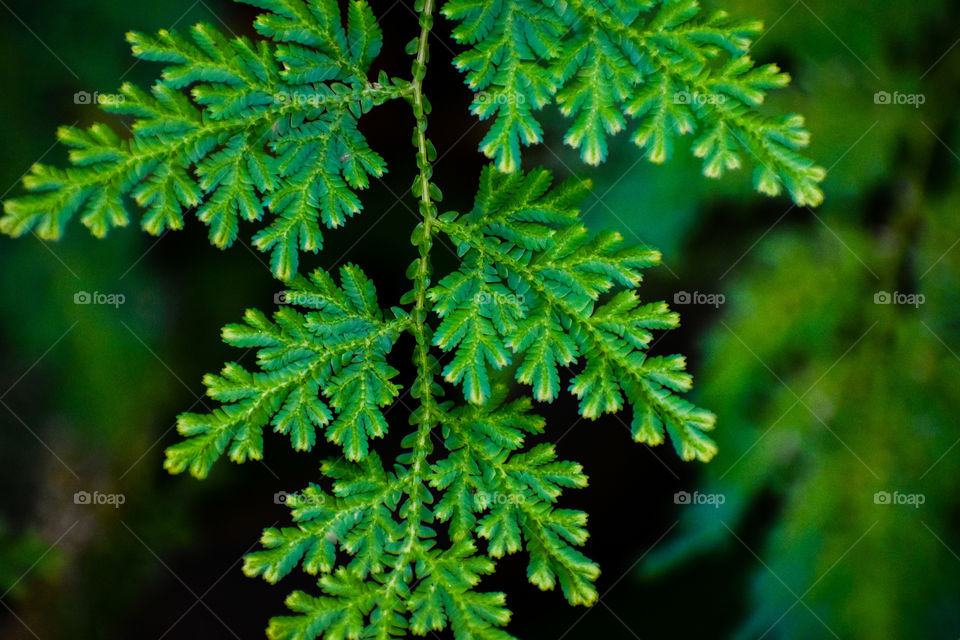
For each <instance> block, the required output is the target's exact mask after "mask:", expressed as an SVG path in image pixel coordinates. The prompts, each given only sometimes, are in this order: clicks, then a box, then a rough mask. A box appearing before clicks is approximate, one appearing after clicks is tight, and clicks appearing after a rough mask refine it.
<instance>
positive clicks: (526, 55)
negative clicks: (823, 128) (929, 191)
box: [443, 0, 825, 206]
mask: <svg viewBox="0 0 960 640" xmlns="http://www.w3.org/2000/svg"><path fill="white" fill-rule="evenodd" d="M443 13H444V14H445V15H447V16H448V17H450V18H452V19H454V20H455V21H457V22H459V24H458V26H457V27H456V29H455V30H454V32H453V35H454V37H455V38H456V39H457V41H459V42H460V43H462V44H465V45H468V47H469V48H468V49H467V51H465V52H464V53H462V54H460V56H458V58H457V60H456V63H457V67H458V68H460V69H461V70H462V71H463V72H464V73H466V76H467V83H468V84H469V86H470V87H471V88H472V89H473V90H474V91H475V92H477V95H476V96H475V97H474V101H473V106H472V110H473V112H474V113H475V114H476V115H477V116H479V117H480V118H481V119H488V118H492V119H493V125H492V126H491V128H490V131H489V132H488V133H487V136H486V138H484V140H483V142H482V144H481V149H482V150H483V152H484V153H485V154H486V155H487V156H488V157H490V158H493V159H495V160H496V163H497V166H498V167H499V168H500V169H501V170H502V171H508V172H509V171H514V170H516V168H517V167H518V166H520V146H521V145H532V144H537V143H540V142H543V127H542V125H541V123H540V121H539V120H538V119H537V113H536V112H538V111H540V110H542V109H543V108H544V107H546V106H547V105H548V104H551V103H555V104H557V105H558V106H559V108H560V110H561V112H562V113H563V115H565V116H568V117H570V118H572V119H573V122H572V124H571V125H570V127H569V129H568V130H567V133H566V135H565V137H564V142H566V143H567V144H568V145H570V146H572V147H573V148H575V149H579V150H580V155H581V157H582V158H583V160H584V162H586V163H588V164H593V165H595V164H600V163H601V162H603V160H604V159H605V158H606V156H607V138H608V136H610V135H614V134H617V133H619V132H620V131H622V130H624V129H626V128H627V126H628V118H629V119H630V120H632V121H633V122H634V126H635V130H634V133H633V142H634V143H636V144H637V146H639V147H641V148H643V149H644V150H645V151H646V157H647V158H648V159H649V160H650V161H652V162H656V163H662V162H664V161H666V160H667V159H669V157H670V155H671V153H672V152H673V148H674V146H675V139H676V138H677V136H682V135H686V134H690V133H693V132H694V131H697V130H699V133H698V137H697V139H696V140H695V142H694V144H693V151H694V154H695V155H696V156H697V157H698V158H702V159H703V174H704V175H705V176H708V177H710V178H719V177H720V176H722V175H723V174H724V172H726V171H727V170H731V169H738V168H739V167H740V166H741V165H742V163H743V156H744V155H746V156H747V157H748V158H749V159H750V161H751V162H752V163H753V164H754V165H755V166H756V170H755V172H754V184H755V186H756V188H757V190H759V191H760V192H762V193H765V194H769V195H777V194H779V193H780V192H781V191H782V190H783V188H784V187H786V189H787V190H788V191H789V192H790V195H791V196H792V198H793V200H794V202H796V203H797V205H799V206H805V205H811V206H817V205H819V204H820V202H821V201H822V200H823V193H822V192H821V191H820V189H819V187H818V186H817V183H819V182H820V181H821V180H823V178H824V176H825V172H824V170H823V169H822V168H820V167H818V166H816V165H814V163H813V162H812V161H810V160H808V159H807V158H804V157H803V156H802V155H800V154H799V153H798V150H799V149H802V148H804V147H806V146H807V145H808V144H809V139H810V135H809V133H807V131H806V130H805V129H804V126H803V117H802V116H800V115H797V114H791V115H788V116H784V117H771V116H767V115H764V114H761V113H760V112H759V111H758V110H757V107H758V106H759V105H761V104H762V103H763V101H764V96H765V94H766V92H767V91H768V90H769V89H776V88H780V87H784V86H786V85H787V84H789V82H790V77H789V75H787V74H786V73H783V72H781V71H780V69H779V68H778V67H777V66H776V65H774V64H769V65H764V66H760V67H758V66H756V65H755V63H754V61H753V60H752V59H751V58H750V57H749V56H748V55H747V52H748V51H749V49H750V46H751V43H752V38H753V37H755V36H756V35H757V34H758V33H760V31H761V30H762V26H763V25H762V24H761V23H760V22H759V21H756V20H749V21H738V20H733V19H731V18H730V17H729V16H728V15H727V14H726V13H725V12H723V11H716V12H711V13H709V14H707V15H703V14H702V12H701V9H700V6H699V3H698V2H697V0H567V1H559V0H553V1H549V2H537V1H536V0H510V1H508V2H505V1H503V0H450V1H449V2H447V3H446V4H445V5H444V8H443Z"/></svg>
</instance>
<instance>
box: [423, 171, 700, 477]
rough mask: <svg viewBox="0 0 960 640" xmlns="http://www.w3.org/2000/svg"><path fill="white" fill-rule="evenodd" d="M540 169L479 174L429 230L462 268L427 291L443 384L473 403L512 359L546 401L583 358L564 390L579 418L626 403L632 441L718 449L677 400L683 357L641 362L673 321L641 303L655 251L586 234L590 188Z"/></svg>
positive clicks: (691, 450)
mask: <svg viewBox="0 0 960 640" xmlns="http://www.w3.org/2000/svg"><path fill="white" fill-rule="evenodd" d="M550 180H551V176H550V174H549V173H548V172H547V171H544V170H539V171H534V172H532V173H530V174H528V175H526V176H524V175H522V174H512V175H505V174H502V173H500V172H498V171H497V170H496V169H493V168H487V169H486V170H485V171H484V172H483V175H482V176H481V179H480V192H479V194H478V195H477V203H476V206H475V207H474V209H473V211H471V212H470V213H469V214H468V215H465V216H457V215H456V214H444V215H442V216H440V219H439V221H438V222H437V226H438V228H440V229H441V230H442V231H443V232H444V233H446V234H448V235H449V236H450V238H451V239H452V240H453V241H454V242H455V244H456V247H457V251H458V254H459V255H461V256H462V262H463V265H462V266H461V268H460V269H459V270H458V271H456V272H454V273H452V274H450V275H448V276H446V277H445V278H443V279H441V280H440V281H439V283H438V285H437V286H436V287H434V288H433V289H431V290H430V292H429V296H430V299H431V300H432V301H433V302H434V303H435V305H436V306H435V309H436V312H437V313H438V314H439V315H440V316H441V318H442V322H441V323H440V325H439V326H438V327H437V331H436V334H435V335H434V343H435V344H436V345H437V346H439V347H440V348H441V349H444V350H447V351H453V353H454V357H453V359H452V360H451V361H450V362H449V364H448V365H447V366H446V367H445V368H444V370H443V375H444V378H445V379H446V380H447V382H450V383H454V384H462V386H463V390H464V394H465V395H466V397H467V398H468V399H469V400H470V401H471V402H473V403H476V404H481V403H483V402H484V401H485V400H486V399H487V398H488V397H489V394H490V382H489V380H490V376H491V372H492V371H494V370H497V369H503V368H505V367H506V366H507V365H509V364H510V363H511V362H512V360H513V359H514V358H515V359H516V360H517V361H518V364H519V366H518V367H517V373H516V378H517V380H518V381H520V382H522V383H524V384H528V385H531V386H532V387H533V395H534V397H535V398H536V399H537V400H540V401H544V402H550V401H552V400H554V399H555V398H556V397H557V395H558V393H559V387H560V367H564V368H569V367H571V366H573V365H574V364H575V363H577V362H578V360H580V359H581V358H582V360H583V362H584V365H585V366H584V368H583V370H582V371H581V372H580V373H578V374H577V375H575V376H574V377H573V379H572V381H571V382H570V386H569V390H570V391H571V392H572V393H573V394H575V395H576V396H577V397H578V398H579V399H580V413H581V414H582V415H583V416H584V417H586V418H597V417H598V416H600V415H601V414H603V413H615V412H617V411H619V410H620V409H621V408H623V406H624V403H625V402H626V403H628V404H630V405H631V406H632V407H633V415H634V419H633V424H632V432H633V437H634V439H635V440H637V441H638V442H646V443H648V444H652V445H656V444H660V443H662V442H663V440H664V427H666V430H667V431H668V432H669V433H670V436H671V438H672V439H673V442H674V445H675V446H676V448H677V451H678V452H679V453H680V455H681V456H682V457H683V458H684V459H685V460H691V459H693V458H700V459H701V460H709V459H710V458H711V457H712V456H713V454H714V453H715V452H716V449H715V447H714V446H713V443H712V442H711V441H710V440H709V439H708V438H707V437H706V436H705V435H704V434H703V432H704V431H706V430H709V429H711V428H712V427H713V416H712V415H711V414H709V413H707V412H704V411H702V410H699V409H696V408H695V407H693V406H692V405H690V404H688V403H687V402H685V401H683V400H681V399H679V398H677V397H676V396H675V395H674V393H675V392H679V391H687V390H688V389H689V388H690V384H691V379H690V376H689V375H688V374H686V373H684V372H683V370H684V367H685V361H684V359H683V357H681V356H672V357H669V358H662V357H657V358H647V357H646V354H645V353H644V349H645V347H646V346H647V345H648V344H649V343H650V341H651V340H652V338H653V334H652V333H651V331H652V330H656V329H671V328H674V327H676V326H678V324H679V318H678V316H677V314H676V313H673V312H671V311H670V310H669V309H668V308H667V305H666V304H665V303H663V302H655V303H648V304H643V303H641V301H640V298H639V296H638V295H637V291H636V288H637V286H638V285H639V284H640V281H641V270H642V269H644V268H646V267H650V266H653V265H656V264H658V263H659V262H660V254H659V253H658V252H656V251H652V250H648V249H640V248H638V247H632V246H628V245H625V243H624V242H623V238H622V236H621V235H620V234H619V233H616V232H607V233H601V234H599V235H597V236H594V237H591V236H590V234H589V232H588V231H587V229H586V227H584V226H583V224H582V223H581V222H580V221H579V219H578V215H577V211H576V209H574V208H573V205H574V204H575V203H577V202H579V201H580V200H581V199H582V198H583V197H584V196H585V195H586V193H587V191H588V190H589V186H588V185H587V184H585V183H582V182H578V181H571V182H570V183H568V184H565V185H561V186H559V187H556V188H554V189H552V190H551V189H550Z"/></svg>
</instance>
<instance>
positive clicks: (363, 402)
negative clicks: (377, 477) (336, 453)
mask: <svg viewBox="0 0 960 640" xmlns="http://www.w3.org/2000/svg"><path fill="white" fill-rule="evenodd" d="M291 287H292V288H291V289H290V290H289V291H287V292H286V293H285V294H284V295H285V296H286V298H287V300H289V301H291V302H293V303H295V304H296V305H298V306H301V307H304V308H306V309H308V310H309V311H308V312H307V313H300V312H297V311H295V310H293V308H291V307H284V308H282V309H281V310H280V311H278V312H277V313H276V314H275V315H274V319H273V321H271V320H270V319H269V318H267V317H266V316H265V315H263V314H262V313H260V312H259V311H254V310H251V311H248V312H247V314H246V316H245V318H244V320H245V322H244V323H243V324H235V325H229V326H227V327H225V328H224V330H223V338H224V341H225V342H227V343H228V344H230V345H233V346H235V347H241V348H246V349H251V348H256V349H259V351H258V355H257V362H258V364H259V366H260V369H261V370H260V371H259V372H250V371H247V370H246V369H244V368H243V367H242V366H240V365H239V364H236V363H230V364H228V365H226V366H225V367H224V369H223V372H222V373H221V374H220V375H208V376H207V377H206V378H205V379H204V384H205V385H206V386H207V395H209V396H210V397H211V398H213V399H214V400H216V401H218V402H221V403H223V406H222V407H220V408H218V409H215V410H214V411H212V412H210V413H207V414H194V413H186V414H184V415H182V416H180V419H179V421H178V424H177V427H178V429H179V431H180V433H181V434H182V435H184V436H186V437H187V440H184V441H183V442H181V443H179V444H176V445H174V446H172V447H170V448H169V449H168V450H167V460H166V463H165V466H166V468H167V469H169V470H170V471H172V472H175V473H179V472H181V471H184V470H185V469H187V468H189V470H190V472H191V473H192V474H193V475H195V476H197V477H204V476H206V475H207V473H208V472H209V470H210V467H211V466H212V465H213V463H214V462H215V461H216V460H217V458H219V457H220V456H221V455H223V454H224V453H225V452H229V456H230V459H231V460H233V461H234V462H244V461H246V460H248V459H253V460H259V459H261V457H262V455H263V436H262V432H263V429H264V428H265V427H266V426H267V424H268V423H269V424H272V425H273V427H274V430H275V431H277V432H279V433H284V434H287V435H289V436H290V439H291V442H292V444H293V448H294V449H296V450H299V451H305V450H310V449H312V448H313V445H314V444H315V441H316V430H317V429H318V428H321V427H324V428H326V436H327V439H328V440H330V441H332V442H334V443H336V444H338V445H340V446H341V447H343V450H344V455H346V456H347V458H349V459H350V460H359V459H361V458H363V457H364V456H365V455H366V454H367V450H368V440H369V439H370V438H377V437H382V436H383V435H384V434H385V433H386V430H387V425H386V420H385V419H384V417H383V414H382V413H381V407H383V406H385V405H387V404H390V403H391V402H392V401H393V399H394V398H395V397H396V396H397V395H398V394H399V387H397V386H396V385H395V384H393V383H392V382H391V378H393V377H394V376H395V375H396V374H397V371H396V370H395V369H393V368H392V367H390V366H389V365H387V363H386V354H387V353H388V352H389V351H390V349H391V348H392V346H393V343H394V341H395V340H396V339H397V336H398V334H399V331H400V330H401V329H402V328H403V326H404V325H405V323H406V322H407V319H406V318H405V317H403V316H401V317H399V318H397V319H395V320H390V321H387V320H384V318H383V314H382V312H381V311H380V309H379V307H378V306H377V300H376V293H375V291H374V289H373V284H372V283H371V282H370V281H369V280H367V278H366V276H364V275H363V273H362V272H361V271H360V270H359V269H358V268H356V267H354V266H352V265H348V266H346V267H344V268H343V269H341V286H340V287H338V286H337V285H336V284H335V283H334V281H333V279H332V278H330V276H329V275H327V274H326V273H324V272H323V271H319V270H318V271H315V272H314V273H313V275H312V276H311V278H310V279H309V280H307V279H306V278H297V279H295V280H294V281H293V282H292V284H291ZM321 389H322V390H323V396H324V400H326V402H324V400H321V399H320V397H319V392H320V390H321ZM334 415H336V418H334ZM331 420H332V423H331Z"/></svg>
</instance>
